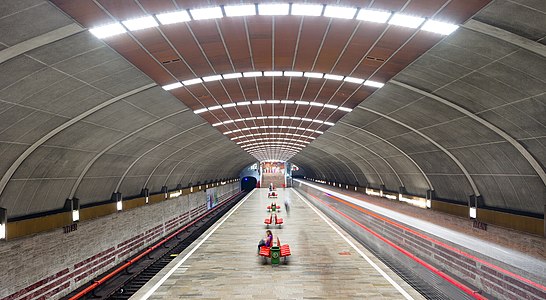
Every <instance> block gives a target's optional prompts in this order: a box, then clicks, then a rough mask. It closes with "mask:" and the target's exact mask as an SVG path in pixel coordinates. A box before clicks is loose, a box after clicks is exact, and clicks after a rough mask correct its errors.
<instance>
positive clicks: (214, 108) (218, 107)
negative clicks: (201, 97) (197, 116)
mask: <svg viewBox="0 0 546 300" xmlns="http://www.w3.org/2000/svg"><path fill="white" fill-rule="evenodd" d="M220 108H222V105H215V106H211V107H209V111H210V110H217V109H220Z"/></svg>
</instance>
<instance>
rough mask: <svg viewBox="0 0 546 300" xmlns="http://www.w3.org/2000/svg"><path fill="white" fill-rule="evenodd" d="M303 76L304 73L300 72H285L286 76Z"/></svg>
mask: <svg viewBox="0 0 546 300" xmlns="http://www.w3.org/2000/svg"><path fill="white" fill-rule="evenodd" d="M302 75H303V72H299V71H284V76H295V77H301V76H302Z"/></svg>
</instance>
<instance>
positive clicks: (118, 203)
mask: <svg viewBox="0 0 546 300" xmlns="http://www.w3.org/2000/svg"><path fill="white" fill-rule="evenodd" d="M112 200H113V201H114V202H116V210H117V211H121V210H123V197H121V193H120V192H115V193H113V194H112Z"/></svg>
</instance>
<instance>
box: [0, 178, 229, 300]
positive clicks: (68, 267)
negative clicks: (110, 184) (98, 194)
mask: <svg viewBox="0 0 546 300" xmlns="http://www.w3.org/2000/svg"><path fill="white" fill-rule="evenodd" d="M216 189H217V191H218V196H219V198H220V199H219V201H224V200H226V199H227V198H229V197H230V196H232V195H234V194H236V193H237V192H238V191H239V182H234V183H228V184H226V185H223V186H218V187H216ZM206 211H207V205H206V193H205V191H204V190H203V191H202V192H196V193H192V194H189V195H185V196H180V197H177V198H174V199H171V200H167V201H162V202H160V203H157V204H151V205H146V206H143V207H139V208H135V209H132V210H128V211H123V212H120V213H115V214H111V215H108V216H105V217H102V218H97V219H94V220H89V221H82V222H79V223H78V229H77V230H76V231H73V232H70V233H67V234H64V233H63V230H62V229H57V230H55V231H49V232H45V233H42V234H37V235H34V236H30V237H25V238H20V239H15V240H11V241H4V242H1V243H0V254H2V259H1V260H0V270H4V271H3V272H1V273H0V282H1V285H2V288H1V289H0V299H2V300H7V299H40V298H43V299H57V298H60V297H62V296H63V295H66V294H68V293H69V292H70V291H72V290H74V289H76V288H77V287H79V286H81V285H83V284H85V283H86V282H88V281H89V280H91V279H93V278H94V277H96V276H98V275H100V274H101V273H103V272H105V271H106V270H108V269H110V268H112V267H113V266H115V265H116V264H118V263H120V262H122V261H124V260H125V259H127V258H129V257H130V256H131V255H134V254H136V253H137V252H138V251H140V250H142V249H144V248H145V247H147V246H148V245H149V244H150V243H152V242H153V241H155V240H158V239H159V238H161V237H163V236H166V235H167V234H168V233H170V232H172V231H173V230H174V229H176V228H177V227H180V226H181V225H183V224H186V223H188V222H189V221H190V220H192V219H195V218H196V217H197V216H199V215H201V214H203V213H205V212H206Z"/></svg>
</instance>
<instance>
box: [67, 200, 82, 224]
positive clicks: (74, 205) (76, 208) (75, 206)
mask: <svg viewBox="0 0 546 300" xmlns="http://www.w3.org/2000/svg"><path fill="white" fill-rule="evenodd" d="M66 201H67V202H68V204H67V206H68V208H69V209H70V211H71V212H72V222H78V221H79V220H80V199H78V198H74V199H67V200H66Z"/></svg>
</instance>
